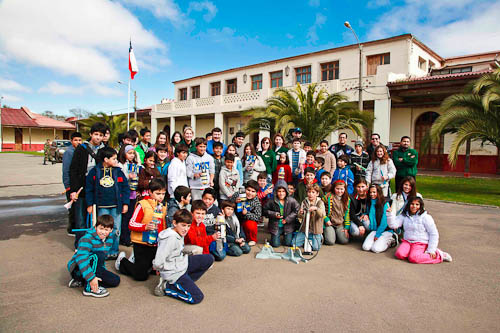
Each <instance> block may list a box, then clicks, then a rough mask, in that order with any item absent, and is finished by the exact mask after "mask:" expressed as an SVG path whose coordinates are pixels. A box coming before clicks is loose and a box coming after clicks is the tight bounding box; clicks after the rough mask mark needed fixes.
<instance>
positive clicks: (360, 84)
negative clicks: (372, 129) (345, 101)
mask: <svg viewBox="0 0 500 333" xmlns="http://www.w3.org/2000/svg"><path fill="white" fill-rule="evenodd" d="M344 26H345V27H346V28H347V29H349V30H351V31H352V33H353V34H354V37H356V42H358V48H359V79H358V81H359V87H358V90H359V100H358V108H359V110H360V111H363V84H362V80H363V45H361V43H360V42H359V39H358V35H356V32H354V29H353V28H352V26H351V24H350V23H349V22H348V21H345V22H344Z"/></svg>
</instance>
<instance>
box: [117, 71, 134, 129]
mask: <svg viewBox="0 0 500 333" xmlns="http://www.w3.org/2000/svg"><path fill="white" fill-rule="evenodd" d="M116 83H118V84H123V85H125V83H123V82H122V81H116ZM134 111H135V110H134ZM134 114H135V112H134ZM129 129H130V80H129V81H128V95H127V131H128V130H129Z"/></svg>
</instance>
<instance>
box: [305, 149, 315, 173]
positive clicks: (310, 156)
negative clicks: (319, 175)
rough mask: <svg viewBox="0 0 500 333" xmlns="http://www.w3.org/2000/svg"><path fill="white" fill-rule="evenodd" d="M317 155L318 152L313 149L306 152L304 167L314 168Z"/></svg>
mask: <svg viewBox="0 0 500 333" xmlns="http://www.w3.org/2000/svg"><path fill="white" fill-rule="evenodd" d="M315 157H316V154H315V153H314V152H313V151H312V150H309V151H308V152H307V153H306V163H305V164H304V169H305V168H313V169H314V159H315Z"/></svg>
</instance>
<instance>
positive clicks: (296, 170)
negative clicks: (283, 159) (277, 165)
mask: <svg viewBox="0 0 500 333" xmlns="http://www.w3.org/2000/svg"><path fill="white" fill-rule="evenodd" d="M300 145H301V143H300V139H299V138H294V139H293V141H292V149H290V150H289V151H288V152H287V155H288V160H289V161H290V169H291V170H292V183H293V184H294V185H297V183H298V182H299V179H301V178H302V171H303V170H304V163H305V161H306V152H305V151H304V150H302V148H300Z"/></svg>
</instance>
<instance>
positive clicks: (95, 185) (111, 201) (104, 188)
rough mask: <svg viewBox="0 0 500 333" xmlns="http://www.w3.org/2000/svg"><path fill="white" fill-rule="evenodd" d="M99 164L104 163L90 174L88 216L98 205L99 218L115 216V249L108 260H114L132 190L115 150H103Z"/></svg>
mask: <svg viewBox="0 0 500 333" xmlns="http://www.w3.org/2000/svg"><path fill="white" fill-rule="evenodd" d="M99 160H100V161H102V162H101V163H99V164H97V165H96V166H95V167H94V168H93V169H92V170H90V172H89V174H88V175H87V179H86V185H85V189H86V193H85V200H86V202H87V212H88V213H89V215H92V210H93V205H94V204H95V205H96V209H97V216H101V215H111V216H113V220H114V222H115V226H114V228H113V230H114V233H113V236H112V238H113V245H112V247H111V250H110V251H109V256H108V259H110V260H111V259H113V260H114V259H116V258H117V257H118V246H119V243H120V230H121V226H122V214H125V213H127V211H128V205H129V203H130V189H129V186H128V182H127V178H126V177H125V175H124V174H123V171H122V170H121V169H120V168H119V167H118V166H117V165H118V161H117V159H116V150H114V149H113V148H111V147H104V148H102V149H101V150H100V151H99Z"/></svg>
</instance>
